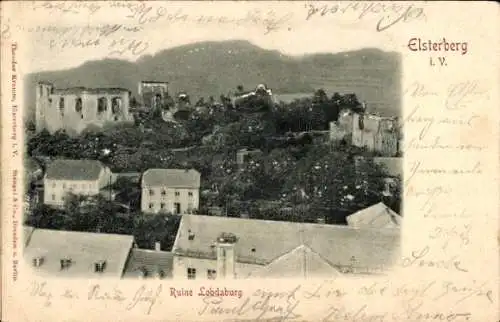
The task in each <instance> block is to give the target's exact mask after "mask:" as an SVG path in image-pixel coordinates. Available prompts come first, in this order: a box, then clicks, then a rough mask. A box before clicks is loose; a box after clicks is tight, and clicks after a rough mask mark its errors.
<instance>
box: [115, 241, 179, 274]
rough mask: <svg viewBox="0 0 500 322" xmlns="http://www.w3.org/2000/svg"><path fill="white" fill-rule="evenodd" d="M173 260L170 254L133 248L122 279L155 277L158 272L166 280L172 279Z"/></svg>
mask: <svg viewBox="0 0 500 322" xmlns="http://www.w3.org/2000/svg"><path fill="white" fill-rule="evenodd" d="M173 260H174V255H173V254H172V253H171V252H163V251H154V250H148V249H139V248H133V249H132V251H131V252H130V257H129V259H128V262H127V265H126V267H125V271H124V273H123V277H125V278H127V277H155V276H156V275H157V274H158V273H159V272H161V273H160V274H164V277H166V278H168V277H172V265H173ZM144 273H145V276H144Z"/></svg>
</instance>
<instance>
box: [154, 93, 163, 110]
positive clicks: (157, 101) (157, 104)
mask: <svg viewBox="0 0 500 322" xmlns="http://www.w3.org/2000/svg"><path fill="white" fill-rule="evenodd" d="M161 101H162V99H161V94H156V95H155V96H154V97H153V107H154V108H160V107H161Z"/></svg>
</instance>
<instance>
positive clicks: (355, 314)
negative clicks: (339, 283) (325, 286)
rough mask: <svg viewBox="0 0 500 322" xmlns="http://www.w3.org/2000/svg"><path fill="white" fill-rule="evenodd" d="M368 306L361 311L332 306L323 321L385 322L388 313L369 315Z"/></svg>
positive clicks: (361, 308) (360, 309)
mask: <svg viewBox="0 0 500 322" xmlns="http://www.w3.org/2000/svg"><path fill="white" fill-rule="evenodd" d="M367 307H368V305H366V304H365V305H363V306H362V307H360V308H359V309H355V310H352V311H351V310H347V309H346V308H344V307H336V306H333V305H332V306H330V308H329V309H328V311H327V313H328V314H327V315H326V316H325V317H324V318H323V319H322V320H321V321H324V322H327V321H332V322H337V321H370V322H383V321H385V318H386V316H387V313H383V314H368V313H367V312H366V309H367Z"/></svg>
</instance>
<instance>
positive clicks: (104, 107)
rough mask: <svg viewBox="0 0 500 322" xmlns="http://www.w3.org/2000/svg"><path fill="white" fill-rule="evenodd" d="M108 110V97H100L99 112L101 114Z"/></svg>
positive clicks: (98, 101)
mask: <svg viewBox="0 0 500 322" xmlns="http://www.w3.org/2000/svg"><path fill="white" fill-rule="evenodd" d="M107 110H108V100H107V99H106V97H100V98H98V99H97V113H98V114H101V113H104V112H105V111H107Z"/></svg>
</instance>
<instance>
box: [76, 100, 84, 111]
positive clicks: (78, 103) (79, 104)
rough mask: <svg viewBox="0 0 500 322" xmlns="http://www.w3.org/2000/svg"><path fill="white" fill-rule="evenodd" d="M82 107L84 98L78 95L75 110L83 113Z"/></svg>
mask: <svg viewBox="0 0 500 322" xmlns="http://www.w3.org/2000/svg"><path fill="white" fill-rule="evenodd" d="M82 107H83V103H82V99H81V97H78V98H77V99H76V100H75V111H76V112H77V113H81V112H82Z"/></svg>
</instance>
